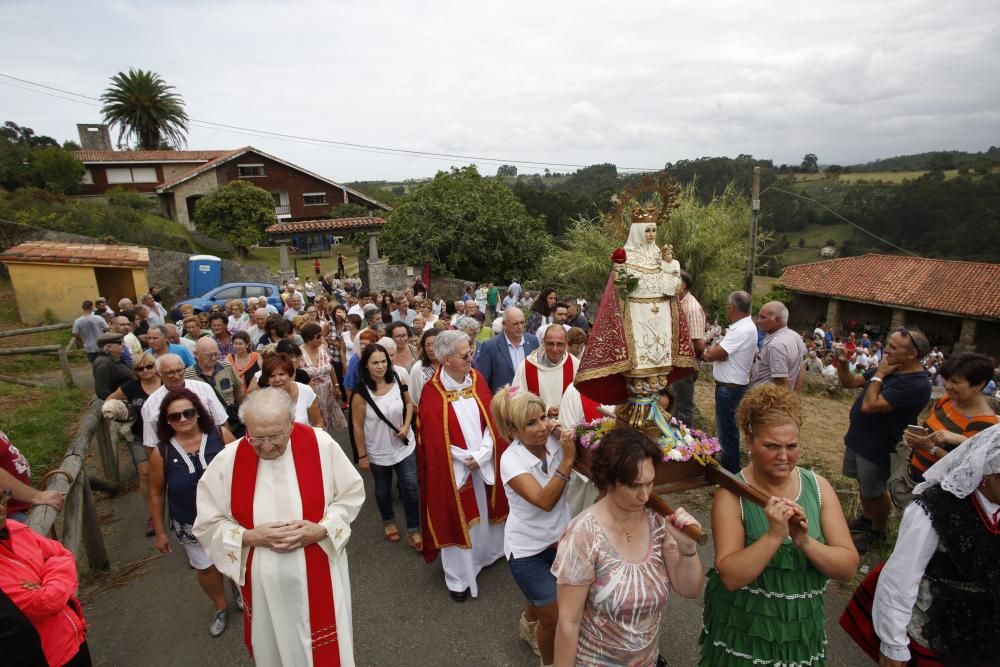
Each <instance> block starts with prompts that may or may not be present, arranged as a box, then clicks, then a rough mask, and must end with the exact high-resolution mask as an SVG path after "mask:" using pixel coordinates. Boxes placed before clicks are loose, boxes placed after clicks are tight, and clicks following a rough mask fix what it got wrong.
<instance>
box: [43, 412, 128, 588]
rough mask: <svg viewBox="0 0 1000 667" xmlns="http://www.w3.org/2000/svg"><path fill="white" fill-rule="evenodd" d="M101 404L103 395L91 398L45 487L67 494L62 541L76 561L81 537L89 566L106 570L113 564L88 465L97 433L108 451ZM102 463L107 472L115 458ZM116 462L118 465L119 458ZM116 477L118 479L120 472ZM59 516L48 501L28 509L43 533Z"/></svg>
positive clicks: (52, 531)
mask: <svg viewBox="0 0 1000 667" xmlns="http://www.w3.org/2000/svg"><path fill="white" fill-rule="evenodd" d="M102 404H103V401H101V400H100V399H94V400H93V401H92V402H91V404H90V406H89V407H88V409H87V412H86V414H85V415H84V417H83V421H82V422H80V427H79V429H77V432H76V435H74V436H73V438H72V439H71V440H70V442H69V446H68V447H67V449H66V454H65V455H64V456H63V458H62V461H60V462H59V465H58V466H56V468H55V470H58V471H59V474H52V475H47V476H46V481H45V490H46V491H57V492H59V493H62V494H64V495H65V496H66V502H65V504H64V505H63V510H62V516H63V520H62V531H61V535H59V540H60V542H62V543H63V545H64V546H65V547H66V548H67V549H69V550H70V551H71V552H72V553H73V555H74V556H75V557H76V559H77V562H78V563H80V562H81V555H82V554H81V552H80V543H81V541H82V542H83V547H84V550H85V552H86V556H87V563H88V564H89V567H90V569H95V570H107V569H108V568H109V567H110V563H109V561H108V553H107V549H106V548H105V546H104V535H103V534H102V533H101V525H100V522H99V521H98V518H97V508H96V506H95V505H94V496H93V494H92V493H91V491H90V483H89V480H88V478H87V477H88V476H87V467H86V465H85V461H86V458H87V450H88V449H89V448H90V443H91V441H92V440H93V439H94V437H95V436H97V438H98V442H99V443H101V444H102V446H101V450H102V451H101V454H102V459H104V458H106V456H107V454H108V452H107V451H106V450H105V447H104V446H103V443H102V442H101V441H102V438H101V435H102V431H103V432H104V433H103V435H104V436H107V428H108V426H107V422H106V421H105V420H104V416H103V415H102V414H101V405H102ZM112 456H113V452H112ZM103 463H104V469H105V472H107V471H108V469H109V464H110V463H112V461H103ZM114 464H115V467H116V468H117V462H116V461H114ZM115 472H117V470H116V471H115ZM114 478H115V479H117V475H115V477H114ZM58 516H59V512H58V511H57V510H56V509H55V508H53V507H50V506H49V505H36V506H35V507H33V508H31V511H30V512H29V513H28V525H29V526H30V527H31V528H32V529H33V530H35V531H36V532H38V533H39V534H41V535H54V534H55V532H56V531H55V527H56V519H57V518H58ZM81 569H83V568H81Z"/></svg>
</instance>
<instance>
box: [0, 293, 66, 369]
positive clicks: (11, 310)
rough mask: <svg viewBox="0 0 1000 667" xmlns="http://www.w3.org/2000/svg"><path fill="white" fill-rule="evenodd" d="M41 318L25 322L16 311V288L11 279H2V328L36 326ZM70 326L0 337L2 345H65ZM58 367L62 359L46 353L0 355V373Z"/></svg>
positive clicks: (0, 322) (0, 294)
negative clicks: (44, 331)
mask: <svg viewBox="0 0 1000 667" xmlns="http://www.w3.org/2000/svg"><path fill="white" fill-rule="evenodd" d="M39 324H42V323H41V322H32V323H28V324H25V323H23V322H21V316H20V315H19V314H18V311H17V300H16V299H15V298H14V288H13V287H12V286H11V284H10V280H7V279H0V331H10V330H12V329H23V328H26V327H28V326H37V325H39ZM71 335H72V334H71V333H70V330H69V329H64V330H61V331H49V332H46V333H39V334H30V335H27V336H12V337H10V338H0V348H8V347H28V346H33V345H61V346H63V347H65V346H66V344H67V343H68V342H69V339H70V337H71ZM56 370H59V359H58V358H57V357H55V356H54V355H47V354H21V355H16V356H11V357H0V375H13V376H21V375H31V374H34V373H44V372H48V371H56Z"/></svg>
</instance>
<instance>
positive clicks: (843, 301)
mask: <svg viewBox="0 0 1000 667" xmlns="http://www.w3.org/2000/svg"><path fill="white" fill-rule="evenodd" d="M781 282H782V283H783V284H784V285H785V287H787V288H788V291H789V292H791V293H792V303H791V304H789V311H790V317H789V319H790V322H789V324H790V325H791V326H792V327H794V328H798V329H803V328H805V329H808V330H810V331H811V330H812V327H813V326H814V325H815V323H816V322H817V321H826V322H828V323H829V324H830V326H831V327H832V328H833V330H834V331H836V332H838V333H841V334H846V333H848V332H847V331H846V328H845V326H846V323H847V322H850V321H854V322H857V324H858V329H863V328H864V327H865V325H868V326H870V327H871V328H872V329H873V330H875V331H881V332H889V331H891V330H893V329H897V328H899V327H900V326H909V327H916V328H919V329H920V330H922V331H923V332H924V333H926V334H927V336H928V338H930V339H931V341H932V343H933V344H936V345H940V346H941V347H943V348H945V349H946V350H949V351H950V350H977V351H979V352H983V353H986V354H992V355H1000V264H987V263H985V262H959V261H951V260H943V259H927V258H924V257H898V256H890V255H875V254H871V255H863V256H861V257H843V258H840V259H832V260H828V261H820V262H812V263H809V264H798V265H796V266H789V267H787V268H786V269H785V272H784V274H783V275H782V276H781Z"/></svg>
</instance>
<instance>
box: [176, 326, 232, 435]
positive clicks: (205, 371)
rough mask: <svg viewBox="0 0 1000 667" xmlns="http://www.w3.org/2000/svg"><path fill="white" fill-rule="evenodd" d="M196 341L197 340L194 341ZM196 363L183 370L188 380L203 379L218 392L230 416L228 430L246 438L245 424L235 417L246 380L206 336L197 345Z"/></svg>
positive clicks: (216, 344) (217, 345) (213, 340)
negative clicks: (221, 357) (222, 356)
mask: <svg viewBox="0 0 1000 667" xmlns="http://www.w3.org/2000/svg"><path fill="white" fill-rule="evenodd" d="M192 342H194V341H192ZM194 358H195V364H194V365H193V366H188V367H187V368H186V369H184V379H185V380H201V381H202V382H204V383H205V384H207V385H209V386H210V387H212V388H214V389H215V393H216V395H217V396H218V398H219V400H220V401H221V402H222V405H223V407H225V408H226V413H227V414H228V415H229V430H230V431H232V432H233V434H234V435H236V436H237V437H239V436H242V435H243V424H241V423H240V420H239V418H238V417H237V416H236V412H237V410H239V407H240V404H241V403H242V402H243V396H244V391H245V390H244V388H243V381H242V380H240V376H239V374H238V373H237V372H236V371H235V370H234V369H233V366H232V364H230V363H229V362H228V361H226V360H225V359H219V344H218V343H216V342H215V339H213V338H211V337H209V336H205V337H204V338H199V339H198V341H197V342H195V353H194Z"/></svg>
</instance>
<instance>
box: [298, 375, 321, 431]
mask: <svg viewBox="0 0 1000 667" xmlns="http://www.w3.org/2000/svg"><path fill="white" fill-rule="evenodd" d="M295 384H297V385H298V387H299V400H297V401H295V421H297V422H298V423H300V424H305V425H306V426H310V424H309V406H310V405H312V404H313V401H315V400H316V392H315V391H313V388H312V387H310V386H309V385H307V384H302V383H301V382H296V383H295Z"/></svg>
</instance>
